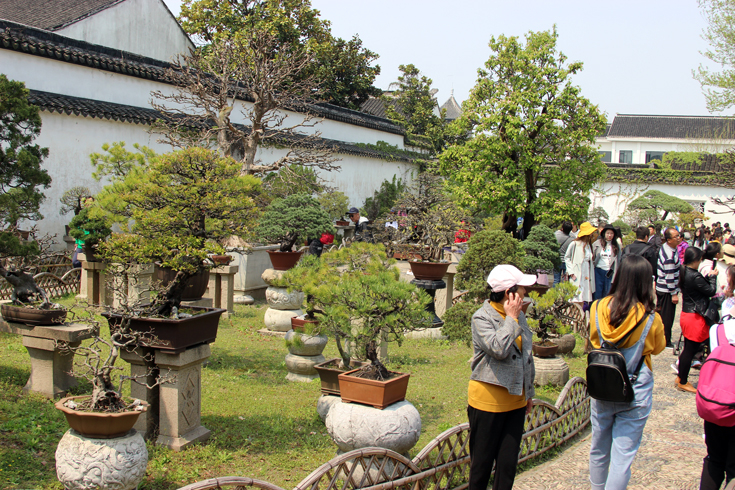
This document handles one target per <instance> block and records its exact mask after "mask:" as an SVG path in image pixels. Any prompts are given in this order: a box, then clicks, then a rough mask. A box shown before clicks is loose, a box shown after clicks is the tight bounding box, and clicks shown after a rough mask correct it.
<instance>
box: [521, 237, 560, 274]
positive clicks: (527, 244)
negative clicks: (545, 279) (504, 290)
mask: <svg viewBox="0 0 735 490" xmlns="http://www.w3.org/2000/svg"><path fill="white" fill-rule="evenodd" d="M523 248H524V249H525V250H526V256H525V257H524V258H523V270H524V271H525V272H526V273H527V274H534V275H535V274H538V273H545V274H551V273H553V272H554V268H556V267H559V264H560V263H561V258H560V257H559V242H558V241H557V239H556V237H555V236H554V232H553V231H551V228H549V227H548V226H544V225H536V226H534V227H533V228H531V232H530V233H529V234H528V238H526V239H525V240H524V241H523Z"/></svg>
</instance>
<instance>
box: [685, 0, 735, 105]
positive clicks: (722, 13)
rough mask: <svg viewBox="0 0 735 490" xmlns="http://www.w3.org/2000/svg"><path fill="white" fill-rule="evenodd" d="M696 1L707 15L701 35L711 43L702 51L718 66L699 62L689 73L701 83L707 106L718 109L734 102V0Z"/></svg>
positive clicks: (734, 103)
mask: <svg viewBox="0 0 735 490" xmlns="http://www.w3.org/2000/svg"><path fill="white" fill-rule="evenodd" d="M698 3H699V7H700V8H701V9H702V13H703V14H704V16H705V18H706V19H707V27H706V28H705V29H704V32H703V33H702V37H703V38H704V40H705V41H707V42H708V43H709V45H710V49H708V50H707V51H704V52H702V53H701V54H702V55H703V56H705V57H706V58H707V59H709V60H710V61H712V62H714V63H716V64H717V65H719V66H720V68H721V70H720V71H712V70H710V69H709V68H707V67H706V66H704V65H699V68H697V69H696V70H693V72H692V74H693V75H694V78H695V79H696V80H697V81H698V82H699V83H700V85H701V86H702V91H703V92H704V97H705V99H706V100H707V110H708V111H710V112H720V111H724V110H726V109H728V108H730V107H732V106H733V105H735V62H734V61H733V60H735V22H733V19H735V0H698Z"/></svg>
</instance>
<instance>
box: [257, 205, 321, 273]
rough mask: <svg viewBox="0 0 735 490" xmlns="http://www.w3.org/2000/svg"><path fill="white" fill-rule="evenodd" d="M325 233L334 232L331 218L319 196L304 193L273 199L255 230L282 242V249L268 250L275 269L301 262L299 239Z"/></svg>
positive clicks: (265, 236) (270, 239)
mask: <svg viewBox="0 0 735 490" xmlns="http://www.w3.org/2000/svg"><path fill="white" fill-rule="evenodd" d="M323 233H331V234H334V226H333V225H332V220H331V219H330V217H329V215H328V214H327V213H326V212H325V211H324V210H323V209H322V208H321V207H320V205H319V202H318V201H317V200H316V199H314V198H313V197H311V196H309V195H308V194H304V193H300V194H294V195H290V196H287V197H284V198H281V199H276V200H274V201H273V202H272V203H271V204H270V205H269V206H268V208H267V209H266V211H265V212H264V213H263V216H262V217H261V218H260V225H259V226H258V228H257V230H256V234H257V235H258V237H260V239H261V240H263V241H268V242H271V243H273V242H279V243H280V249H279V250H277V251H270V250H269V251H268V254H269V255H270V258H271V263H272V264H273V268H274V269H276V270H288V269H289V268H291V267H293V265H294V264H295V263H296V262H298V260H299V258H300V257H301V253H302V252H299V251H293V247H294V245H295V244H296V243H297V242H299V241H304V240H311V239H314V238H319V237H321V236H322V234H323Z"/></svg>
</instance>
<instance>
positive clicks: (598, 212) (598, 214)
mask: <svg viewBox="0 0 735 490" xmlns="http://www.w3.org/2000/svg"><path fill="white" fill-rule="evenodd" d="M609 219H610V215H609V214H607V211H605V208H603V207H602V206H595V207H594V208H592V209H591V210H590V212H589V213H587V221H589V222H590V223H592V224H593V225H595V226H601V225H604V224H607V222H608V220H609Z"/></svg>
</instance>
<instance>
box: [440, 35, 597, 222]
mask: <svg viewBox="0 0 735 490" xmlns="http://www.w3.org/2000/svg"><path fill="white" fill-rule="evenodd" d="M557 38H558V35H557V32H556V28H554V29H553V30H552V31H542V32H529V33H528V34H527V35H526V43H525V45H524V44H522V43H521V42H520V41H519V39H518V38H517V37H505V36H500V37H499V38H497V39H496V38H494V37H493V38H491V40H490V44H489V45H490V48H491V50H492V52H493V53H492V54H491V56H490V58H489V59H488V61H487V62H486V63H485V68H484V69H480V70H478V80H477V84H476V85H475V87H474V88H473V89H472V92H471V93H470V97H469V99H468V100H467V101H465V103H464V104H463V114H462V116H461V117H460V118H459V119H457V120H456V121H455V122H454V123H453V126H454V130H455V131H458V132H461V133H464V134H468V133H469V134H471V135H472V136H471V137H470V138H469V139H468V140H467V141H466V142H464V143H462V144H458V145H453V146H451V147H449V148H448V149H447V150H445V151H444V152H443V153H442V154H441V156H440V163H439V169H440V171H441V172H442V173H444V174H445V175H446V176H448V177H449V178H450V180H451V182H452V183H453V184H454V188H455V192H456V195H457V198H458V199H459V200H460V204H462V205H466V206H469V205H472V204H475V203H480V204H482V205H483V206H485V207H486V208H487V210H488V211H489V212H493V213H498V214H503V229H505V230H511V229H513V228H514V226H515V223H516V219H517V218H518V217H523V218H524V229H525V236H528V233H529V232H530V229H531V227H532V226H533V224H534V223H535V222H536V221H537V220H539V221H540V220H544V219H551V220H553V221H554V222H560V221H562V220H564V219H572V220H577V221H578V220H582V219H583V218H584V217H586V215H587V209H588V208H589V204H590V200H589V197H588V194H589V192H590V190H591V189H592V187H593V185H594V184H595V183H596V182H598V181H599V180H600V179H601V178H602V177H603V175H604V173H605V166H604V164H603V163H602V162H601V161H600V157H599V155H598V154H597V149H596V148H595V146H594V142H595V137H596V136H597V135H598V134H600V133H601V132H602V131H603V130H604V128H605V117H604V116H603V115H602V114H600V112H599V110H598V108H597V106H595V105H593V104H592V103H591V102H590V101H589V100H587V99H586V98H585V97H583V96H582V95H581V94H580V89H579V88H578V87H575V86H573V85H572V84H571V80H570V77H571V76H572V75H574V74H575V73H577V72H579V71H580V70H581V69H582V63H581V62H573V63H567V57H566V56H565V55H564V54H562V53H561V52H558V51H557V50H556V42H557Z"/></svg>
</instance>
